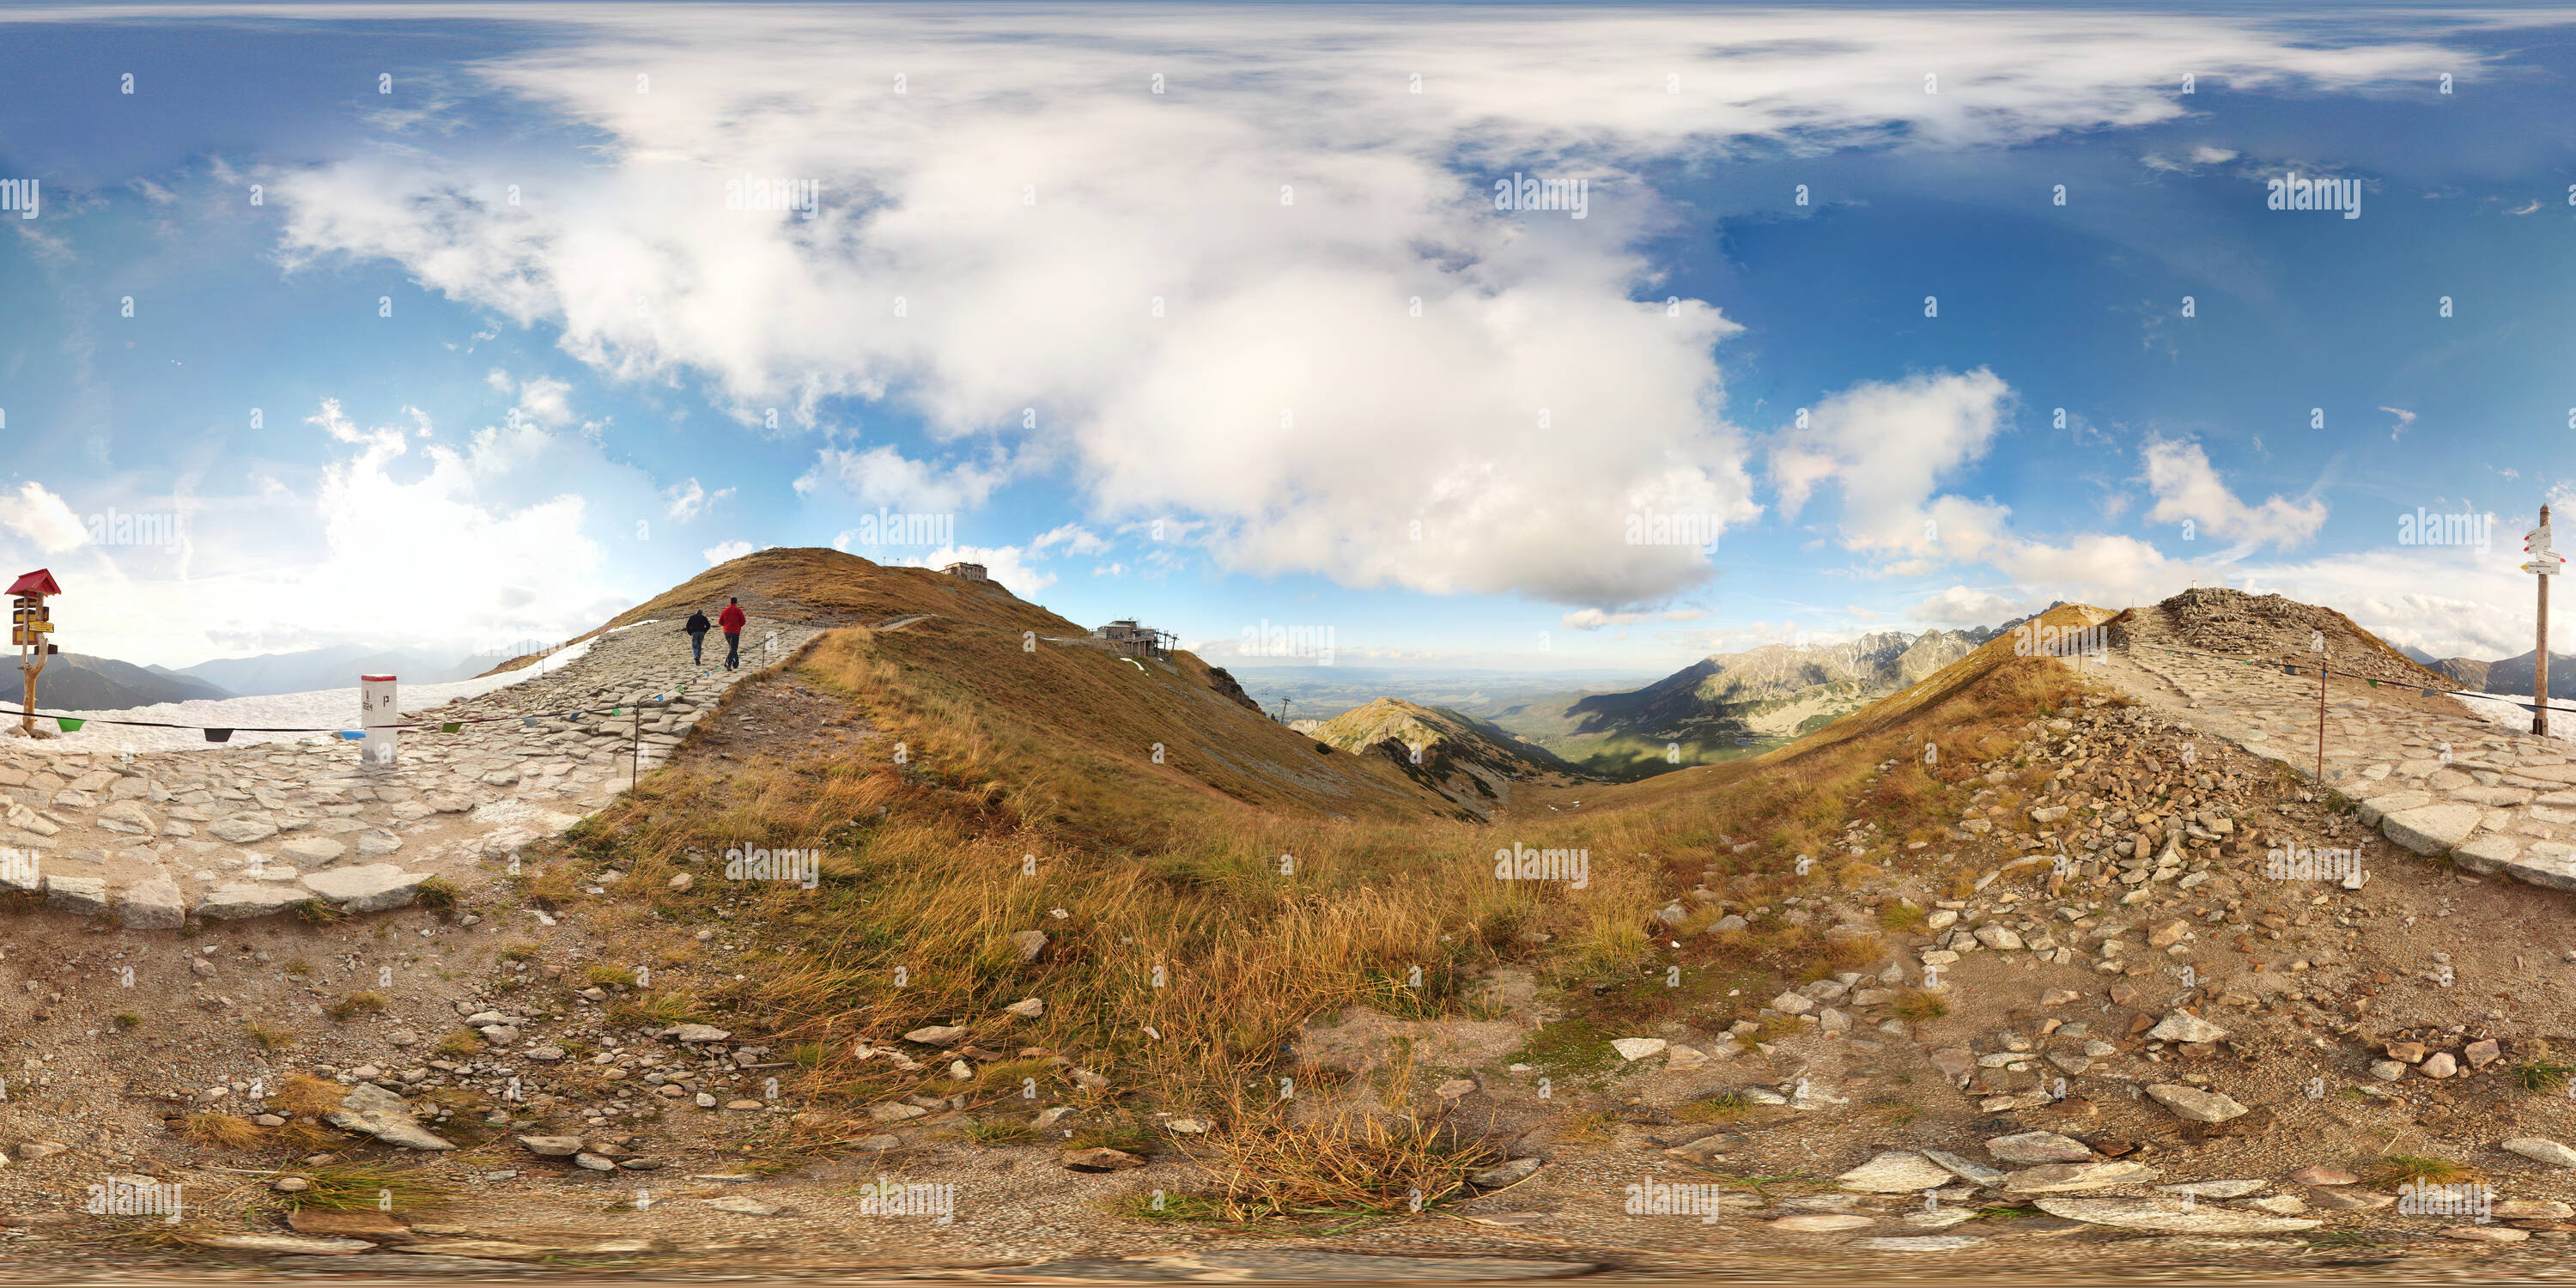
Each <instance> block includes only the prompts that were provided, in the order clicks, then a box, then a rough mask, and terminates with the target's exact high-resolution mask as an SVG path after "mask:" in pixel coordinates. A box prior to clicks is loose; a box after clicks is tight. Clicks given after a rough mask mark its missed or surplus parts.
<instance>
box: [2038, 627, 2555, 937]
mask: <svg viewBox="0 0 2576 1288" xmlns="http://www.w3.org/2000/svg"><path fill="white" fill-rule="evenodd" d="M2141 617H2145V614H2141ZM2179 647H2180V646H2179V644H2163V643H2161V642H2160V641H2159V638H2158V631H2157V624H2156V623H2155V622H2154V621H2153V619H2152V618H2147V619H2146V620H2142V621H2138V622H2137V623H2136V624H2135V625H2134V626H2133V627H2132V630H2131V632H2130V638H2129V639H2128V640H2127V641H2126V642H2125V643H2122V644H2117V645H2113V646H2111V647H2110V648H2109V649H2108V650H2107V652H2106V653H2105V655H2104V656H2103V657H2102V660H2101V661H2100V662H2098V663H2097V662H2096V661H2095V660H2094V659H2093V658H2090V657H2070V658H2068V659H2066V661H2067V662H2068V664H2069V665H2071V666H2073V667H2075V668H2076V669H2077V670H2078V671H2079V672H2080V673H2082V674H2084V675H2087V676H2090V677H2093V678H2096V679H2100V680H2104V681H2106V682H2108V683H2111V684H2113V685H2116V686H2118V687H2119V688H2120V689H2121V690H2123V691H2125V692H2126V693H2128V694H2129V695H2130V696H2131V697H2133V698H2135V699H2137V700H2138V701H2140V702H2142V703H2145V704H2147V705H2149V706H2151V707H2154V708H2156V709H2158V710H2160V711H2162V712H2163V713H2165V714H2166V715H2168V716H2170V717H2171V718H2173V719H2174V720H2176V721H2178V722H2181V723H2183V724H2187V725H2189V726H2191V727H2192V728H2194V729H2196V730H2199V731H2202V732H2205V733H2207V734H2209V735H2210V736H2212V737H2218V738H2224V739H2226V740H2228V741H2229V742H2232V743H2235V744H2236V745H2238V746H2240V747H2242V748H2244V749H2245V750H2246V751H2247V752H2249V753H2252V754H2254V755H2257V756H2261V757H2264V758H2266V759H2269V760H2273V761H2277V762H2279V763H2281V764H2283V765H2286V766H2288V767H2290V768H2292V769H2294V770H2297V771H2298V772H2299V773H2301V774H2302V775H2313V774H2314V773H2315V772H2316V765H2317V754H2318V746H2317V725H2318V719H2319V714H2320V713H2319V707H2318V700H2317V677H2316V674H2315V671H2314V669H2313V664H2310V665H2309V666H2308V667H2306V668H2303V669H2304V671H2305V673H2304V674H2300V675H2295V676H2293V675H2287V674H2284V673H2283V671H2282V669H2281V666H2280V664H2279V663H2278V661H2276V660H2274V659H2270V658H2263V659H2256V661H2255V664H2253V665H2248V664H2247V663H2246V661H2244V660H2240V659H2233V658H2221V657H2211V656H2203V655H2199V654H2196V653H2191V652H2177V651H2170V650H2172V649H2176V648H2179ZM2327 661H2328V665H2329V667H2331V666H2332V665H2333V658H2332V655H2331V653H2329V655H2328V659H2327ZM2323 717H2324V722H2325V747H2324V756H2325V782H2326V785H2327V786H2328V787H2330V788H2331V789H2333V790H2334V791H2336V792H2339V793H2341V794H2342V795H2344V796H2346V797H2349V798H2351V799H2352V800H2354V801H2356V802H2358V804H2359V810H2360V815H2361V818H2362V821H2363V822H2364V823H2367V824H2370V825H2372V826H2375V827H2378V828H2379V829H2380V830H2381V832H2382V833H2384V834H2385V835H2386V836H2387V837H2388V839H2389V840H2391V841H2393V842H2395V843H2396V844H2398V845H2401V846H2404V847H2405V848H2407V849H2409V850H2411V851H2414V852H2415V853H2417V854H2424V855H2448V856H2449V857H2450V859H2451V861H2452V862H2454V863H2456V864H2458V865H2459V866H2460V867H2462V868H2464V869H2467V870H2468V871H2471V872H2475V873H2479V874H2481V875H2484V874H2492V873H2497V872H2502V873H2503V874H2504V875H2506V876H2510V877H2512V878H2514V879H2516V880H2520V881H2527V882H2530V883H2532V884H2534V885H2542V886H2547V887H2549V888H2551V889H2555V890H2576V845H2571V844H2570V843H2569V841H2570V838H2571V837H2576V763H2570V758H2569V752H2570V750H2571V748H2570V745H2569V744H2568V743H2565V742H2562V741H2559V740H2558V739H2556V738H2539V737H2534V736H2532V735H2530V734H2529V733H2526V732H2517V731H2515V730H2512V729H2509V728H2506V727H2504V726H2502V725H2498V724H2495V723H2493V722H2491V721H2488V720H2484V719H2481V718H2479V717H2478V716H2477V715H2475V714H2473V713H2471V712H2470V711H2469V710H2468V709H2467V708H2466V707H2463V706H2461V705H2460V704H2459V703H2458V702H2456V701H2454V700H2452V699H2449V698H2446V697H2440V696H2434V697H2427V696H2425V695H2424V693H2423V692H2422V691H2421V690H2420V689H2417V688H2414V687H2410V686H2405V685H2399V684H2395V683H2390V682H2385V681H2383V682H2382V683H2381V684H2380V685H2379V687H2377V688H2373V687H2372V686H2371V685H2369V684H2368V683H2367V682H2365V681H2363V680H2361V679H2358V678H2346V677H2344V676H2342V675H2337V676H2335V677H2334V678H2333V680H2332V681H2331V683H2330V684H2329V686H2328V688H2327V693H2326V699H2325V703H2324V710H2323Z"/></svg>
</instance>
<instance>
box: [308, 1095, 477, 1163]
mask: <svg viewBox="0 0 2576 1288" xmlns="http://www.w3.org/2000/svg"><path fill="white" fill-rule="evenodd" d="M323 1119H324V1121H326V1122H328V1123H330V1124H331V1125H332V1126H334V1127H338V1128H341V1129H343V1130H345V1131H362V1132H365V1133H366V1134H368V1135H370V1136H373V1137H375V1138H376V1139H378V1140H380V1141H383V1142H384V1143H386V1144H388V1145H393V1146H397V1147H400V1148H402V1149H427V1150H448V1149H454V1148H456V1146H455V1145H454V1144H452V1143H450V1142H448V1141H445V1140H441V1139H440V1138H438V1137H437V1136H434V1135H431V1134H430V1133H429V1132H427V1131H425V1130H423V1129H422V1128H421V1125H420V1124H419V1123H417V1122H414V1121H413V1120H412V1116H411V1106H410V1105H407V1104H405V1103H403V1098H402V1097H400V1096H397V1095H395V1094H394V1093H392V1092H390V1091H387V1090H385V1089H384V1088H382V1087H379V1086H377V1085H376V1084H374V1083H372V1082H361V1083H359V1084H358V1085H356V1086H354V1087H351V1088H349V1094H348V1095H347V1096H345V1097H342V1098H341V1101H340V1108H339V1109H338V1110H337V1111H335V1112H333V1113H329V1114H325V1115H323Z"/></svg>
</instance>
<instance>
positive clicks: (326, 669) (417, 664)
mask: <svg viewBox="0 0 2576 1288" xmlns="http://www.w3.org/2000/svg"><path fill="white" fill-rule="evenodd" d="M506 660H507V659H506V658H502V657H498V656H485V655H477V656H475V657H470V658H464V659H461V660H460V659H456V658H452V657H434V656H432V655H430V654H426V653H416V652H412V651H410V650H407V649H381V648H374V647H370V646H368V645H364V644H338V645H333V646H332V647H330V648H316V649H306V650H304V651H302V652H300V653H264V654H261V655H260V656H258V657H224V658H216V659H214V660H213V661H210V662H199V663H197V664H196V665H195V666H183V667H180V668H179V669H178V670H177V671H175V672H168V674H175V675H185V676H194V677H196V678H197V679H200V680H204V681H206V682H208V683H211V684H216V685H220V686H222V687H223V688H226V689H229V690H231V691H232V692H233V693H234V694H237V695H239V696H241V697H246V698H248V697H259V696H262V695H265V694H271V693H309V692H311V691H313V690H316V689H349V688H355V687H357V683H358V677H359V676H362V675H394V676H400V677H402V680H403V682H404V683H406V684H445V683H447V682H448V681H451V680H467V679H472V678H473V677H475V676H477V675H480V674H482V673H483V672H485V671H488V670H490V669H492V667H494V666H495V665H498V664H499V663H501V662H503V661H506Z"/></svg>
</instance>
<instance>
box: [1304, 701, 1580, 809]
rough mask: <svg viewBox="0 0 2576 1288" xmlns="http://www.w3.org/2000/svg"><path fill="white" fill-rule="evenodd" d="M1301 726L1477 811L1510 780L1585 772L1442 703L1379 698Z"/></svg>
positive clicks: (1507, 790)
mask: <svg viewBox="0 0 2576 1288" xmlns="http://www.w3.org/2000/svg"><path fill="white" fill-rule="evenodd" d="M1293 726H1307V727H1306V728H1301V729H1299V732H1301V733H1305V734H1307V736H1309V737H1311V738H1313V739H1314V740H1315V741H1317V742H1322V743H1329V744H1331V745H1332V746H1335V747H1339V748H1341V749H1342V750H1344V751H1349V752H1355V753H1358V754H1360V755H1363V756H1379V757H1383V758H1384V759H1385V760H1386V762H1387V763H1388V764H1391V765H1393V766H1395V768H1396V771H1397V772H1399V773H1401V774H1403V775H1404V776H1406V777H1407V778H1411V779H1412V780H1414V781H1415V782H1417V783H1420V784H1422V785H1423V786H1424V787H1427V788H1429V789H1431V790H1432V791H1435V792H1438V793H1440V794H1441V795H1443V796H1446V797H1448V798H1449V799H1450V800H1453V801H1456V802H1457V803H1458V804H1460V805H1462V806H1464V807H1466V808H1467V809H1469V810H1472V811H1474V812H1476V813H1477V814H1480V815H1490V814H1491V813H1492V812H1493V810H1494V808H1495V807H1496V806H1499V805H1504V804H1508V803H1509V802H1510V800H1511V792H1512V787H1513V786H1514V785H1515V784H1519V783H1528V782H1566V781H1573V780H1578V779H1581V778H1585V777H1588V776H1589V775H1586V774H1585V773H1584V771H1582V770H1581V769H1578V768H1576V767H1575V766H1573V765H1570V764H1567V763H1566V762H1565V761H1563V760H1560V759H1558V758H1557V756H1556V755H1555V753H1553V752H1550V751H1548V750H1547V749H1546V748H1544V747H1540V746H1538V745H1536V744H1534V743H1531V742H1529V741H1528V740H1526V739H1523V738H1521V737H1520V736H1519V735H1517V734H1514V733H1512V732H1511V731H1510V730H1507V729H1504V728H1501V727H1500V726H1497V725H1494V724H1491V723H1488V722H1486V721H1483V720H1479V719H1477V718H1475V717H1474V716H1471V715H1467V714H1465V713H1463V712H1459V711H1455V710H1451V709H1449V708H1447V707H1426V706H1422V705H1420V704H1418V703H1413V702H1407V701H1405V700H1403V699H1401V698H1379V699H1378V700H1376V701H1374V702H1371V703H1368V704H1367V705H1365V706H1360V707H1355V708H1353V709H1351V710H1349V711H1345V712H1343V713H1342V714H1340V715H1337V716H1335V717H1333V718H1332V719H1330V720H1323V721H1308V720H1299V721H1294V722H1292V727H1293Z"/></svg>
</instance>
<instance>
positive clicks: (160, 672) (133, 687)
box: [0, 653, 236, 711]
mask: <svg viewBox="0 0 2576 1288" xmlns="http://www.w3.org/2000/svg"><path fill="white" fill-rule="evenodd" d="M6 679H7V683H6V684H5V685H4V686H0V689H5V692H0V696H5V697H6V699H7V700H8V704H9V705H10V706H11V707H13V708H14V707H16V706H17V705H18V697H19V690H18V684H17V677H15V676H9V677H6ZM234 696H236V695H234V694H232V693H228V692H226V691H224V690H223V689H221V688H219V687H217V686H215V685H212V684H208V683H207V682H205V681H204V680H201V679H198V678H197V677H195V676H192V675H181V674H180V673H178V672H176V671H169V670H164V669H162V668H160V667H157V666H136V665H134V664H133V663H131V662H119V661H117V660H116V659H114V658H109V657H91V656H89V655H88V654H85V653H57V654H55V655H54V656H53V657H52V658H50V659H48V660H47V661H46V662H45V669H44V672H43V673H42V674H40V675H38V676H37V677H36V708H37V709H38V710H40V711H123V710H125V709H127V708H129V707H148V706H151V705H153V704H154V703H157V702H186V701H189V700H191V699H195V698H229V697H234Z"/></svg>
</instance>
